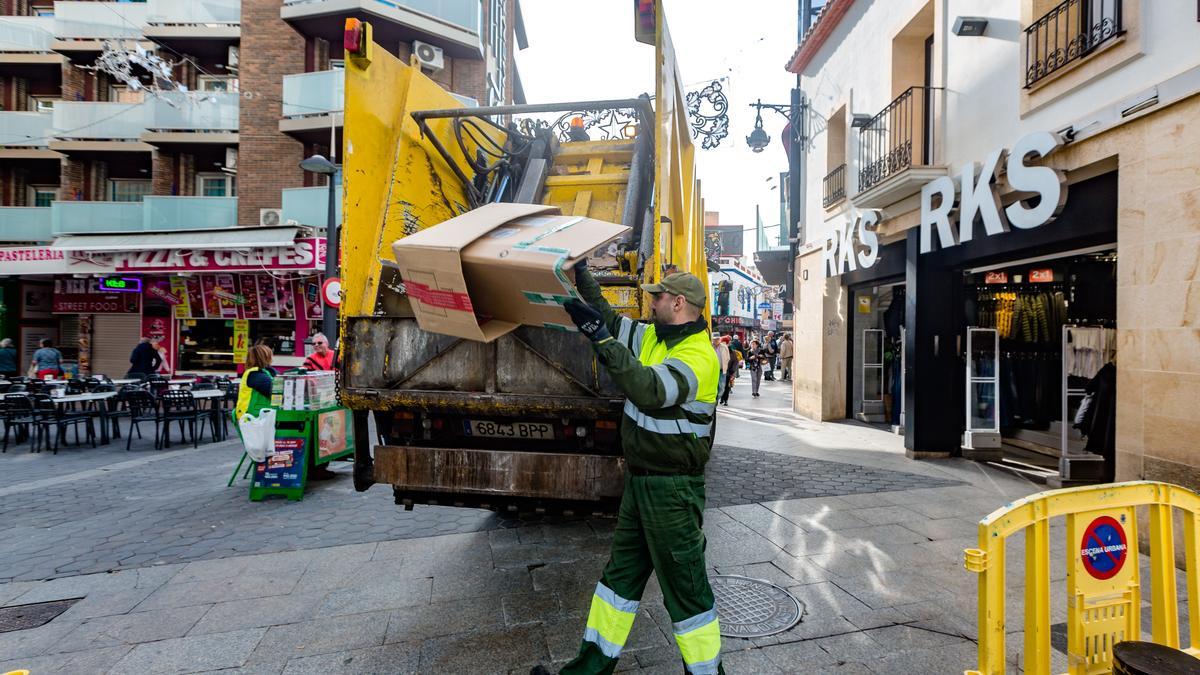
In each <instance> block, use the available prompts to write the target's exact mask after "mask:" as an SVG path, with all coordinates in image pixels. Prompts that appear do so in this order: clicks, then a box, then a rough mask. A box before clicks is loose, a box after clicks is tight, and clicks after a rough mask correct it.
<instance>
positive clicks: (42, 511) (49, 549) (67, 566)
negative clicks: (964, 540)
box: [0, 439, 955, 581]
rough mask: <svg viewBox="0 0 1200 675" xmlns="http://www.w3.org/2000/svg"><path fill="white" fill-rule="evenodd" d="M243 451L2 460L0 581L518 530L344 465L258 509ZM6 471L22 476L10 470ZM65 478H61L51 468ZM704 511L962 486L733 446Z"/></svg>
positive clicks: (721, 453) (73, 452)
mask: <svg viewBox="0 0 1200 675" xmlns="http://www.w3.org/2000/svg"><path fill="white" fill-rule="evenodd" d="M240 455H241V451H240V446H238V445H237V444H236V442H232V441H228V442H223V443H210V444H207V445H202V446H201V447H199V448H193V447H192V446H191V445H185V446H183V447H180V446H178V445H177V446H176V447H175V448H174V449H170V450H155V449H154V448H153V444H152V443H151V442H150V441H149V440H148V439H147V440H145V441H142V442H141V443H138V444H136V445H135V446H134V450H133V451H132V452H126V451H125V450H124V443H123V442H121V443H116V444H112V445H110V446H106V447H101V448H94V449H93V448H91V447H83V448H68V449H63V450H61V451H60V452H59V454H58V455H51V454H47V453H40V454H31V453H28V452H24V451H14V452H11V453H7V454H4V455H0V471H3V474H2V475H3V478H0V581H7V580H32V579H46V578H52V577H56V576H64V575H76V574H87V573H92V572H103V571H108V570H114V569H126V568H134V567H142V566H145V565H161V564H172V563H178V562H188V561H192V560H207V559H213V558H227V557H231V556H238V555H246V554H253V553H269V552H275V551H286V550H301V549H312V548H321V547H326V546H336V545H341V544H355V543H364V542H377V541H391V540H397V539H411V538H421V537H431V536H437V535H442V534H452V533H459V532H477V531H484V530H490V529H495V528H501V527H513V526H518V525H521V524H522V523H521V522H519V521H515V520H513V519H510V518H504V517H501V516H498V515H496V514H493V513H491V512H488V511H481V510H474V509H455V508H450V507H423V508H420V509H415V510H413V511H404V510H403V509H401V508H398V507H396V506H395V505H394V503H393V501H392V496H391V492H390V490H388V489H387V487H386V486H376V487H374V488H372V489H371V490H369V491H367V492H366V493H357V492H354V490H353V487H352V485H351V481H350V477H349V473H350V468H349V464H348V463H337V464H336V465H335V470H336V471H337V472H338V473H339V474H340V476H339V478H337V479H335V480H332V481H325V482H314V483H312V484H311V486H310V490H309V492H308V493H307V494H306V496H305V498H304V500H303V501H301V502H290V503H289V502H286V501H284V500H281V499H273V500H267V501H264V502H260V503H257V504H255V503H251V502H249V501H248V500H247V498H246V488H245V483H244V482H237V483H235V486H234V487H226V486H225V481H226V479H227V478H228V476H229V474H230V472H232V470H233V468H234V466H235V464H236V462H237V460H238V458H239V457H240ZM9 466H12V467H13V471H12V472H11V473H10V472H8V471H7V468H8V467H9ZM56 468H59V470H56ZM708 476H709V480H708V485H709V504H710V505H711V506H715V507H719V506H729V505H736V504H750V503H755V502H761V501H777V500H783V499H789V498H795V497H809V496H818V495H837V494H853V493H862V492H878V491H884V490H901V489H908V488H912V487H918V486H922V485H924V486H930V487H932V486H937V485H953V484H955V481H951V480H946V479H942V478H931V477H927V476H921V475H917V474H912V473H905V472H898V471H891V470H886V469H874V468H869V467H860V466H855V465H849V464H844V463H835V462H829V461H824V460H817V459H811V458H806V457H797V456H789V455H784V454H778V453H764V452H758V451H754V450H746V449H743V448H737V447H732V446H726V445H719V446H717V447H716V448H715V449H714V451H713V459H712V461H711V462H710V464H709V470H708Z"/></svg>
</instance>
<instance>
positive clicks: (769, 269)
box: [754, 248, 790, 286]
mask: <svg viewBox="0 0 1200 675" xmlns="http://www.w3.org/2000/svg"><path fill="white" fill-rule="evenodd" d="M789 255H790V251H788V249H786V248H780V249H769V250H766V251H755V252H754V265H755V267H757V268H758V273H759V274H761V275H762V278H763V281H765V282H767V284H768V285H770V286H782V285H784V284H786V283H787V277H788V256H789Z"/></svg>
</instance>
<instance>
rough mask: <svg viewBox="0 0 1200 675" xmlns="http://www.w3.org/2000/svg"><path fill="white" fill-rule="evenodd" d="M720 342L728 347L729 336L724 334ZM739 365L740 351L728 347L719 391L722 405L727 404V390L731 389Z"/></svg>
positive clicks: (740, 364) (740, 362) (740, 359)
mask: <svg viewBox="0 0 1200 675" xmlns="http://www.w3.org/2000/svg"><path fill="white" fill-rule="evenodd" d="M721 342H722V343H724V344H725V345H726V347H729V345H730V340H729V336H728V335H726V336H725V337H723V338H721ZM741 367H742V353H741V352H740V351H738V350H736V349H732V348H730V349H729V368H727V369H726V371H725V374H724V377H725V388H724V389H723V390H722V391H721V405H723V406H728V405H729V392H731V391H733V383H734V382H736V381H737V377H738V370H740V369H741Z"/></svg>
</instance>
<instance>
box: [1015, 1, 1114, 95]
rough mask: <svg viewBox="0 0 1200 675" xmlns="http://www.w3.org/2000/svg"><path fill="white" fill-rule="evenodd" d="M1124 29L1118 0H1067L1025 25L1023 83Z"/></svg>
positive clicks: (1080, 56) (1081, 56)
mask: <svg viewBox="0 0 1200 675" xmlns="http://www.w3.org/2000/svg"><path fill="white" fill-rule="evenodd" d="M1124 32H1125V31H1124V28H1123V26H1122V25H1121V0H1066V2H1063V3H1062V4H1060V5H1059V6H1057V7H1055V8H1054V9H1052V10H1050V11H1049V12H1048V13H1047V14H1046V15H1045V16H1043V17H1042V18H1040V19H1038V20H1037V21H1034V22H1033V25H1031V26H1030V27H1029V28H1026V29H1025V87H1026V88H1029V87H1031V86H1033V85H1034V84H1035V83H1036V82H1037V81H1038V80H1041V79H1042V78H1044V77H1047V76H1049V75H1051V74H1053V73H1054V72H1056V71H1058V70H1059V69H1061V68H1062V67H1064V66H1066V65H1068V64H1070V63H1073V62H1075V61H1079V60H1081V59H1084V58H1086V57H1087V56H1088V55H1089V54H1091V53H1092V52H1094V51H1095V50H1096V48H1097V47H1099V46H1100V45H1102V44H1104V43H1106V42H1108V41H1109V40H1112V39H1115V38H1116V37H1117V36H1119V35H1121V34H1122V33H1124Z"/></svg>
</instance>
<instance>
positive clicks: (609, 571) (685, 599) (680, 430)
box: [531, 264, 724, 675]
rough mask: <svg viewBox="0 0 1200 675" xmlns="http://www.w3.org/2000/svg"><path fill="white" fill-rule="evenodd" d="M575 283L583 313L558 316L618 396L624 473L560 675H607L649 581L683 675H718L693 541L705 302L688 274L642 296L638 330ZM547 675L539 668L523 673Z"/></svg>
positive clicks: (702, 428) (708, 373) (710, 364)
mask: <svg viewBox="0 0 1200 675" xmlns="http://www.w3.org/2000/svg"><path fill="white" fill-rule="evenodd" d="M575 282H576V285H577V286H578V289H579V293H580V295H581V296H582V297H583V299H584V300H585V301H586V303H587V304H585V303H584V302H580V301H578V300H570V301H568V302H567V303H566V305H564V307H565V308H566V310H567V312H568V313H569V314H570V315H571V319H572V320H573V321H574V322H575V325H576V326H578V327H579V332H581V333H583V334H584V335H585V336H587V337H588V338H589V339H590V340H591V341H592V347H593V349H595V351H596V354H597V355H598V357H599V361H600V363H601V364H602V365H603V366H604V368H605V370H606V371H607V372H608V374H609V376H610V377H611V378H612V380H613V382H615V383H616V385H617V386H618V387H619V388H620V389H621V391H623V392H624V393H625V395H626V396H627V401H626V403H625V415H624V417H623V418H622V420H621V439H622V446H623V449H624V452H625V460H626V465H627V467H628V472H627V473H626V475H625V494H624V495H623V496H622V497H621V506H620V510H619V512H618V515H617V524H616V529H615V531H614V532H613V541H612V554H611V557H610V558H609V560H608V564H607V565H605V567H604V573H603V576H602V577H601V579H600V583H598V584H597V585H596V591H595V594H594V595H593V596H592V602H591V609H590V611H589V614H588V618H587V629H586V630H585V631H584V635H583V644H582V645H581V647H580V649H579V654H578V655H577V656H576V657H575V658H574V660H572V661H571V662H570V663H568V664H567V665H566V666H565V667H564V668H563V669H562V671H561V672H562V673H567V674H571V675H573V674H576V673H611V672H612V671H613V669H614V668H615V667H616V665H617V659H618V658H619V657H620V655H621V650H622V648H623V647H624V645H625V642H626V640H628V638H629V633H630V630H631V629H632V628H633V621H634V618H635V617H636V616H637V612H638V604H639V601H640V600H641V597H642V592H643V591H644V590H645V588H646V582H647V581H649V579H650V574H651V573H652V572H653V573H656V574H657V575H658V582H659V585H660V586H661V587H662V592H663V601H664V604H665V605H666V608H667V613H668V614H670V616H671V621H672V622H673V624H674V632H675V642H676V644H678V645H679V651H680V653H681V654H682V656H683V662H684V667H685V669H686V670H687V671H688V672H689V673H724V670H723V669H722V667H721V635H720V626H719V625H718V622H717V612H716V606H715V603H714V601H713V593H712V588H710V587H709V584H708V574H707V572H706V565H705V564H704V547H705V540H704V531H703V530H702V529H701V518H702V514H703V512H704V465H705V463H707V461H708V457H709V452H710V451H711V449H712V429H713V423H714V421H715V418H716V401H717V386H718V382H717V380H718V377H719V371H720V364H719V362H718V360H717V354H716V352H715V351H713V349H712V347H711V345H709V344H706V342H708V340H707V338H708V337H709V335H708V324H707V322H705V320H704V318H703V314H702V313H703V311H704V309H703V308H704V306H705V304H706V303H707V302H708V291H707V289H706V288H705V285H704V283H703V282H701V281H700V279H698V278H697V277H696V276H695V275H693V274H688V273H686V272H683V273H676V274H670V275H668V276H666V277H665V278H664V279H663V280H662V282H660V283H657V284H643V285H642V289H643V290H645V291H647V292H649V293H650V294H651V295H652V296H653V304H652V305H651V306H652V309H653V315H654V321H653V323H643V322H636V321H633V320H632V319H629V318H627V317H623V316H620V315H618V314H617V313H616V312H614V311H613V309H612V307H610V306H609V304H608V302H606V301H605V300H604V296H603V295H602V294H601V293H600V286H599V284H597V283H596V281H595V279H593V278H592V276H591V274H590V273H589V272H588V270H587V267H586V264H581V265H579V266H577V267H576V272H575ZM614 335H615V337H614ZM548 672H549V671H548V670H546V668H545V667H543V666H537V667H535V668H534V669H533V670H532V671H531V673H533V674H534V675H538V674H545V673H548Z"/></svg>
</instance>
